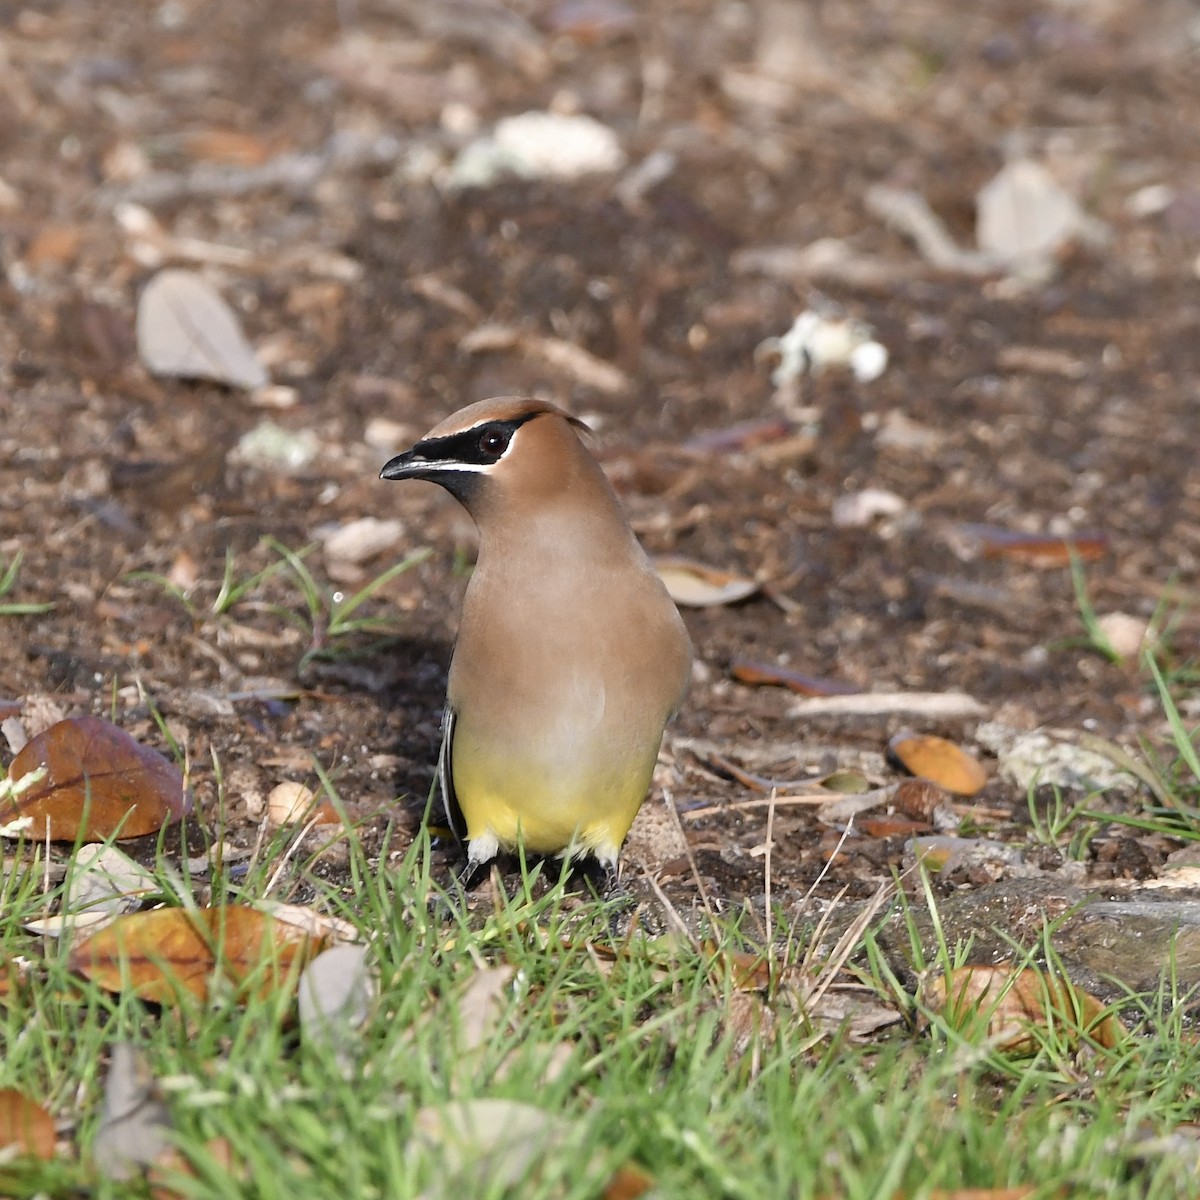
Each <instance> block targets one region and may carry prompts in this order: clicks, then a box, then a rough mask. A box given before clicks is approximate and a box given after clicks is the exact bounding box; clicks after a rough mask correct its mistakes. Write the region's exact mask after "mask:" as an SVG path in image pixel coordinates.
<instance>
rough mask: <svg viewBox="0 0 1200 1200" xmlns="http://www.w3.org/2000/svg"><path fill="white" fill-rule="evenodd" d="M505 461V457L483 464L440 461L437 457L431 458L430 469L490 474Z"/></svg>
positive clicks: (468, 473)
mask: <svg viewBox="0 0 1200 1200" xmlns="http://www.w3.org/2000/svg"><path fill="white" fill-rule="evenodd" d="M422 461H423V460H422ZM503 461H504V460H503V458H500V459H497V461H496V462H494V463H488V464H487V465H486V466H481V465H479V464H477V463H464V462H438V461H437V459H433V458H431V459H429V469H430V470H431V471H437V472H439V473H440V472H442V471H462V472H463V473H464V474H466V475H490V474H491V473H492V471H494V470H495V469H496V467H497V466H499V464H500V463H501V462H503Z"/></svg>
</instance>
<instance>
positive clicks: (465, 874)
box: [454, 855, 491, 892]
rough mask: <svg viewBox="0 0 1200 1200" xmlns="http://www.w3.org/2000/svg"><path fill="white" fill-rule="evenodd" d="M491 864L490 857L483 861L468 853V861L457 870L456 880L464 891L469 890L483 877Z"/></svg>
mask: <svg viewBox="0 0 1200 1200" xmlns="http://www.w3.org/2000/svg"><path fill="white" fill-rule="evenodd" d="M489 866H491V860H490V859H489V860H487V861H483V860H480V859H477V858H471V857H470V856H469V855H468V857H467V861H466V862H465V863H463V865H462V866H461V867H459V868H458V870H457V872H455V876H454V879H455V882H456V883H457V884H458V886H459V887H460V888H462V890H463V891H464V892H469V891H470V890H471V889H472V888H473V887H474V886H475V885H476V884H477V883H478V882H479V881H480V879H482V878H483V875H484V873H485V872H486V871H487V869H488V867H489Z"/></svg>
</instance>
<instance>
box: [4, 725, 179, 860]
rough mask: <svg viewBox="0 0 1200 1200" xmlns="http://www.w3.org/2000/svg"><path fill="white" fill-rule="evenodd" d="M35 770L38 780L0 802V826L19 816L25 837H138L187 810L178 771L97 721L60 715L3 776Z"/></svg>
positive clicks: (15, 778)
mask: <svg viewBox="0 0 1200 1200" xmlns="http://www.w3.org/2000/svg"><path fill="white" fill-rule="evenodd" d="M38 770H44V771H45V775H44V777H43V778H42V779H40V780H38V781H37V782H36V783H34V784H33V785H32V786H30V787H28V788H26V789H24V790H21V791H20V794H19V795H16V796H14V797H12V798H11V799H9V800H7V801H5V802H2V803H0V825H7V824H11V823H13V822H16V821H20V820H26V819H27V820H28V822H29V823H28V825H27V826H26V829H25V831H26V834H27V836H28V837H30V838H36V839H38V840H42V839H44V838H49V839H50V840H51V841H75V840H76V839H77V838H78V839H80V840H82V841H85V842H99V841H104V840H105V839H107V838H110V837H116V838H133V837H143V836H144V835H145V834H148V833H155V832H157V831H158V830H159V829H161V828H162V827H163V825H166V824H169V823H171V822H172V821H178V820H179V819H180V818H181V817H183V816H184V815H186V814H187V813H188V812H190V811H191V807H192V798H191V794H190V793H189V792H187V791H186V790H185V789H184V786H183V774H182V772H181V771H180V770H179V768H178V767H177V766H175V764H174V763H172V762H170V761H169V760H168V759H166V758H164V757H163V756H162V755H161V754H160V753H159V752H158V751H157V750H153V749H151V748H150V747H149V746H143V745H141V744H140V743H139V742H137V741H135V740H134V739H133V738H132V737H130V736H129V734H127V733H126V732H125V731H124V730H123V729H118V728H117V726H115V725H112V724H110V723H109V722H108V721H105V720H102V719H101V718H100V717H93V716H83V717H68V718H67V719H66V720H64V721H59V722H57V723H56V724H54V725H51V726H50V728H49V729H47V730H45V731H44V732H43V733H39V734H38V735H37V737H35V738H31V739H30V741H28V742H27V743H26V744H25V746H24V748H23V749H22V750H21V752H20V754H18V755H17V756H16V758H14V759H13V761H12V766H11V767H10V768H9V778H10V779H11V780H12V781H13V783H14V784H19V783H20V781H21V780H22V779H23V778H24V777H25V776H27V775H31V774H32V773H33V772H35V771H38Z"/></svg>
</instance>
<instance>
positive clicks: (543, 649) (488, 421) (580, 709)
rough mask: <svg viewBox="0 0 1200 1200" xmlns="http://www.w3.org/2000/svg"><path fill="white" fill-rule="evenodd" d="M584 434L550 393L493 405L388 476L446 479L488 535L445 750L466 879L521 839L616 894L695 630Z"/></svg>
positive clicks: (452, 680) (474, 411)
mask: <svg viewBox="0 0 1200 1200" xmlns="http://www.w3.org/2000/svg"><path fill="white" fill-rule="evenodd" d="M587 431H588V430H587V426H586V425H584V424H583V422H581V421H579V420H578V419H577V418H575V417H573V416H571V415H570V414H569V413H567V412H566V411H565V410H563V409H562V408H559V407H558V406H557V405H554V404H551V403H549V402H547V401H543V400H538V399H531V398H526V397H500V398H495V399H490V400H481V401H479V402H477V403H474V404H471V405H469V406H467V407H466V408H463V409H461V410H460V411H458V412H456V413H454V414H452V415H451V416H449V417H447V418H446V419H445V420H443V421H442V422H441V423H440V424H438V425H435V426H434V427H433V428H432V429H431V430H429V432H428V433H426V434H425V435H424V436H423V437H422V438H421V439H420V440H419V441H418V442H417V443H416V444H415V445H414V446H413V447H412V448H411V449H409V450H407V451H405V452H404V453H402V454H399V455H397V456H396V457H394V458H392V459H390V460H389V461H388V462H387V463H386V464H385V465H384V467H383V469H382V471H381V472H380V476H381V478H383V479H388V480H405V479H421V480H428V481H430V482H432V483H436V484H439V485H440V486H441V487H443V488H445V489H446V491H448V492H449V493H450V494H451V495H452V496H453V497H454V498H455V499H456V500H458V501H459V503H460V504H462V506H463V507H464V508H465V509H466V510H467V512H468V513H469V514H470V516H471V517H472V518H473V519H474V521H475V524H476V526H477V527H478V530H479V552H478V557H477V559H476V563H475V566H474V569H473V571H472V573H471V577H470V580H469V582H468V584H467V588H466V592H465V594H464V597H463V604H462V612H461V616H460V619H459V627H458V635H457V637H456V639H455V643H454V650H453V653H452V655H451V662H450V672H449V679H448V683H447V690H446V704H445V709H444V712H443V720H442V742H441V749H440V752H439V755H438V780H439V784H440V788H441V793H442V798H443V801H444V806H445V810H446V816H447V819H448V821H449V823H450V827H451V829H452V830H453V832H454V834H455V836H456V837H457V839H458V841H459V843H460V844H462V845H464V846H465V848H466V864H465V866H464V867H463V868H462V871H461V873H460V876H459V878H460V880H461V882H462V883H463V886H464V887H470V886H471V884H472V883H473V882H474V881H475V880H476V879H477V878H478V876H479V875H480V874H481V873H482V871H483V870H484V869H485V868H486V867H487V866H488V864H490V863H491V862H492V861H493V860H494V859H495V858H496V856H497V855H498V854H499V853H501V852H505V853H508V852H512V851H516V850H518V849H519V848H521V847H524V849H525V850H526V851H528V852H531V853H533V854H535V855H539V856H558V857H560V858H563V859H567V860H574V859H576V858H579V859H588V858H591V859H594V860H595V862H596V863H597V864H599V866H600V868H601V869H602V871H603V874H604V880H605V888H606V891H613V890H615V889H616V888H617V887H618V886H619V864H618V856H619V853H620V850H621V847H622V845H623V843H624V841H625V837H626V834H628V832H629V828H630V826H631V825H632V824H633V820H634V817H636V816H637V813H638V810H639V809H640V807H641V805H642V801H643V800H644V799H645V796H646V793H647V791H648V790H649V787H650V780H651V776H652V774H653V772H654V766H655V763H656V761H657V758H658V752H659V748H660V746H661V744H662V739H663V733H664V730H665V727H666V724H667V722H668V721H669V720H670V718H671V717H672V716H674V714H675V712H676V711H677V710H678V708H679V706H680V704H681V703H682V701H683V698H684V694H685V692H686V690H687V686H688V682H689V678H690V675H691V667H692V647H691V642H690V640H689V638H688V633H687V630H686V628H685V626H684V623H683V620H682V618H681V617H680V615H679V610H678V609H677V608H676V607H675V603H674V601H673V600H672V599H671V597H670V596H669V595H668V593H667V589H666V587H665V586H664V584H663V582H662V580H661V579H660V578H659V576H658V574H657V572H656V571H655V569H654V567H653V565H652V564H651V562H650V560H649V559H648V558H647V556H646V553H645V551H644V550H643V549H642V547H641V545H640V544H639V542H638V540H637V538H636V536H635V535H634V533H633V530H632V529H631V528H630V525H629V521H628V519H627V518H626V516H625V514H624V512H623V510H622V508H621V505H620V502H619V500H618V499H617V496H616V493H615V492H614V491H613V489H612V485H611V484H610V483H609V481H608V479H607V477H606V476H605V474H604V471H603V470H602V469H601V467H600V464H599V463H598V462H597V461H596V459H595V457H594V456H593V455H592V453H591V451H590V450H589V449H588V448H587V446H586V445H585V444H584V442H583V440H582V439H581V436H580V435H581V433H586V432H587Z"/></svg>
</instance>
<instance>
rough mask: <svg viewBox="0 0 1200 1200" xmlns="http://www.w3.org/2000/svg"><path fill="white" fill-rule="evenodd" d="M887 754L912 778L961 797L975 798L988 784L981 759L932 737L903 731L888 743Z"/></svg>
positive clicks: (952, 744) (943, 739)
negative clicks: (929, 782)
mask: <svg viewBox="0 0 1200 1200" xmlns="http://www.w3.org/2000/svg"><path fill="white" fill-rule="evenodd" d="M888 753H889V754H890V755H891V756H892V758H894V759H895V760H896V761H897V762H899V763H900V764H901V765H902V766H903V767H905V768H906V769H907V770H908V771H911V772H912V774H914V775H917V776H920V777H921V778H922V779H928V780H930V781H932V782H933V783H936V784H938V786H939V787H943V788H945V789H946V791H948V792H954V793H955V794H956V795H958V796H973V795H975V793H976V792H978V791H981V790H982V788H983V786H984V784H986V783H987V774H986V773H985V771H984V769H983V767H982V766H981V765H980V763H979V760H978V759H976V758H974V757H972V756H971V755H970V754H968V753H967V752H966V751H965V750H963V749H961V748H960V747H958V746H956V745H955V744H954V743H953V742H950V741H947V740H946V739H945V738H941V737H934V736H933V735H932V734H917V733H913V732H912V731H911V730H908V729H904V730H901V731H900V732H899V733H898V734H896V735H895V737H893V738H892V739H891V740H890V741H889V742H888Z"/></svg>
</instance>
